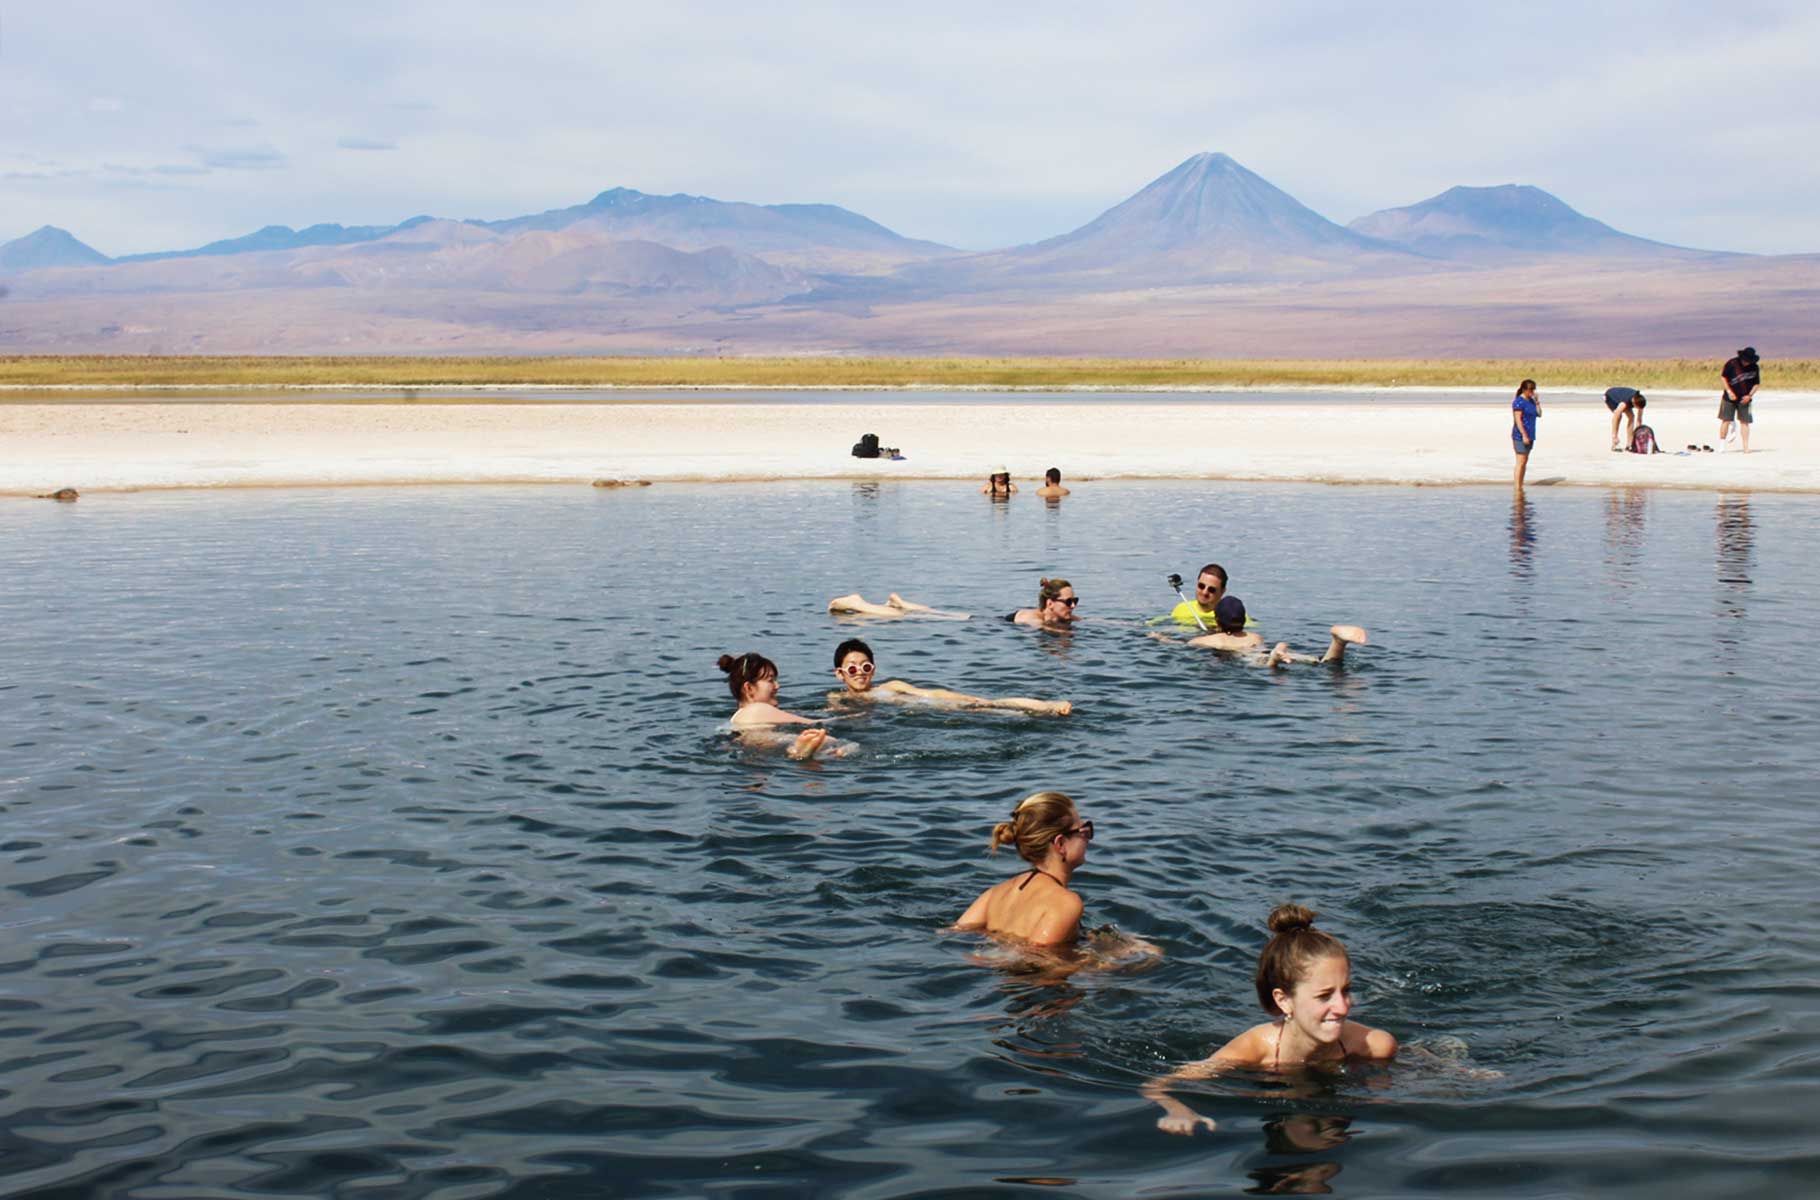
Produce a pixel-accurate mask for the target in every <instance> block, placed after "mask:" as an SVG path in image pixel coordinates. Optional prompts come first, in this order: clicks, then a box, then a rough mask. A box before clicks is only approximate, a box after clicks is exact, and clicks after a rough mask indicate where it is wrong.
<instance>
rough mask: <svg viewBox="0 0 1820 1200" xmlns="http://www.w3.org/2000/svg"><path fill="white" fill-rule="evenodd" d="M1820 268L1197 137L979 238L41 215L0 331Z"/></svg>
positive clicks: (596, 346) (1697, 280)
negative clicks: (1298, 184) (126, 234)
mask: <svg viewBox="0 0 1820 1200" xmlns="http://www.w3.org/2000/svg"><path fill="white" fill-rule="evenodd" d="M1817 271H1820V259H1816V258H1815V257H1814V256H1769V257H1764V256H1751V255H1738V254H1727V253H1721V252H1713V251H1702V250H1693V249H1688V248H1685V247H1678V246H1670V245H1666V244H1663V243H1659V242H1654V241H1650V240H1648V239H1645V238H1640V237H1635V236H1632V235H1630V234H1625V233H1622V232H1620V231H1618V230H1615V229H1613V228H1611V227H1610V226H1609V225H1606V224H1604V223H1603V222H1600V221H1597V220H1594V219H1593V218H1591V217H1588V216H1585V215H1583V214H1581V213H1579V212H1577V211H1575V210H1574V209H1573V208H1571V207H1570V206H1568V205H1567V204H1565V203H1563V202H1562V201H1561V200H1559V199H1557V198H1556V197H1554V196H1552V195H1550V194H1548V193H1547V192H1545V191H1542V190H1541V189H1539V188H1535V187H1530V186H1522V185H1516V184H1506V185H1503V186H1499V187H1456V188H1452V189H1450V190H1448V191H1446V192H1443V193H1442V194H1441V195H1438V196H1434V197H1431V198H1429V199H1427V200H1423V201H1421V202H1419V203H1417V204H1413V205H1409V206H1407V207H1401V208H1391V209H1385V210H1383V211H1381V212H1375V213H1372V214H1369V215H1367V216H1364V217H1360V218H1359V219H1357V220H1355V221H1353V222H1351V224H1350V225H1340V224H1338V223H1336V222H1333V221H1330V220H1328V219H1327V218H1326V217H1323V216H1321V215H1320V214H1319V213H1316V212H1314V211H1313V210H1311V209H1309V208H1308V207H1306V206H1305V205H1303V204H1301V203H1300V202H1298V201H1297V200H1296V199H1295V198H1294V197H1292V196H1290V195H1288V194H1287V193H1285V192H1284V191H1282V190H1281V189H1279V188H1277V187H1275V186H1274V185H1272V184H1271V183H1269V182H1268V181H1267V180H1265V179H1263V178H1261V177H1260V176H1258V175H1257V174H1255V173H1253V172H1251V171H1249V170H1247V169H1246V168H1245V167H1243V166H1242V165H1240V164H1239V163H1237V162H1236V161H1234V160H1233V159H1232V158H1230V157H1228V156H1227V155H1224V154H1215V153H1205V154H1197V155H1195V156H1193V157H1191V158H1189V159H1187V160H1186V161H1184V162H1182V163H1180V164H1179V165H1177V166H1176V167H1174V168H1173V169H1172V170H1170V171H1168V172H1166V173H1165V174H1163V175H1162V176H1160V177H1158V178H1157V179H1155V180H1153V181H1151V182H1150V183H1149V184H1147V185H1146V186H1145V187H1143V188H1142V189H1140V190H1139V191H1138V192H1136V193H1135V194H1134V195H1132V196H1131V197H1130V198H1128V199H1126V200H1125V201H1123V202H1121V203H1119V204H1117V205H1115V206H1114V207H1112V208H1110V209H1108V210H1107V211H1106V212H1104V213H1102V214H1100V215H1099V216H1098V217H1096V218H1094V219H1093V220H1092V221H1090V222H1088V223H1087V224H1085V225H1083V226H1082V227H1080V228H1079V229H1076V230H1073V231H1071V232H1069V233H1065V234H1062V235H1060V236H1057V237H1052V238H1048V239H1046V240H1042V241H1038V242H1033V243H1030V244H1028V245H1022V246H1015V247H1010V248H1007V249H1003V250H995V251H990V252H986V253H966V252H963V251H960V250H956V249H954V248H952V247H948V246H942V245H938V244H936V243H933V242H928V241H920V240H916V239H913V238H908V237H904V236H902V235H900V234H898V233H896V232H894V231H892V230H890V229H887V228H885V227H884V226H882V225H879V224H878V223H876V222H874V221H871V220H869V219H867V218H866V217H863V216H861V215H859V214H857V213H854V212H850V211H848V210H846V209H843V208H839V207H836V206H834V205H825V204H777V205H759V204H747V203H740V202H729V201H722V200H716V199H711V198H708V197H703V196H687V195H673V196H656V195H650V194H647V193H644V192H639V191H635V190H632V189H629V188H611V189H608V190H606V191H603V192H601V193H599V194H598V195H596V196H595V197H594V198H593V199H591V200H589V201H588V202H587V203H585V204H578V205H573V206H570V207H566V208H557V209H551V210H548V211H546V212H541V213H535V214H528V215H525V216H520V217H513V218H508V219H505V220H485V221H483V220H453V219H444V218H436V217H431V216H417V217H413V218H411V219H410V220H407V221H403V222H400V223H399V224H396V225H390V226H353V227H346V226H341V225H334V224H319V225H313V226H310V227H308V228H306V229H302V230H294V229H291V228H289V227H286V226H276V225H275V226H267V227H266V228H263V229H260V230H258V231H256V232H254V233H252V234H248V235H246V236H244V237H237V238H230V239H225V240H222V241H217V242H212V243H209V244H208V245H204V246H199V247H196V248H194V249H189V250H175V251H166V252H159V253H152V254H135V255H128V256H123V257H121V258H119V259H109V258H107V257H106V256H104V255H102V254H100V253H99V252H98V251H96V250H94V249H93V248H91V247H89V246H86V245H84V244H83V243H82V242H81V241H79V240H77V239H76V238H75V237H74V236H72V235H71V234H69V233H67V232H65V231H64V230H61V229H58V228H55V227H53V226H45V227H43V228H41V229H39V230H37V231H36V232H34V233H31V234H28V235H26V236H25V237H23V238H20V239H18V240H16V241H12V242H8V243H5V244H4V245H0V285H3V287H4V289H5V290H6V292H8V293H9V294H8V295H7V298H6V300H5V301H4V304H3V306H0V349H6V350H13V351H32V350H37V351H41V352H50V351H59V352H62V351H71V350H78V349H90V350H92V349H102V350H106V349H120V350H123V351H124V350H137V351H150V350H168V351H171V352H176V351H178V350H181V351H184V352H196V351H198V350H214V351H219V352H224V353H225V352H254V353H256V352H260V351H273V352H278V351H283V352H293V351H301V350H306V349H307V350H318V351H320V350H341V351H344V352H353V351H372V352H387V351H394V352H395V351H408V352H437V351H445V350H452V349H461V350H470V349H486V350H489V351H508V352H509V351H520V352H554V351H563V352H579V351H584V350H601V351H612V350H619V349H635V350H638V351H640V352H668V353H677V352H681V353H704V352H710V351H713V352H728V351H732V352H739V353H747V352H752V353H756V352H780V351H789V350H811V351H814V352H841V353H847V352H872V351H890V352H914V353H930V354H942V353H973V352H991V353H1000V352H1005V353H1013V352H1021V353H1151V352H1160V353H1195V352H1203V353H1221V352H1232V351H1225V350H1222V349H1220V347H1221V346H1223V345H1224V344H1225V343H1224V342H1223V341H1222V338H1223V337H1224V336H1225V335H1227V334H1230V335H1233V336H1235V337H1239V338H1241V339H1248V338H1249V337H1251V336H1252V334H1254V333H1264V334H1267V335H1283V336H1281V337H1279V340H1280V341H1282V343H1283V344H1284V345H1286V346H1287V345H1293V346H1295V347H1297V348H1296V349H1293V350H1285V351H1284V352H1285V353H1297V354H1307V353H1318V352H1322V351H1323V350H1327V351H1331V352H1333V353H1361V352H1362V353H1381V354H1402V353H1409V352H1410V349H1411V345H1412V343H1415V342H1419V341H1421V340H1424V339H1425V338H1427V337H1429V336H1433V335H1442V336H1445V335H1447V334H1449V333H1455V334H1459V335H1463V337H1464V340H1465V341H1468V342H1471V343H1472V347H1473V348H1472V349H1471V350H1467V349H1465V348H1461V349H1460V350H1459V351H1458V352H1459V353H1468V352H1470V353H1475V354H1476V353H1485V352H1487V351H1488V349H1489V350H1495V349H1496V348H1497V346H1498V344H1499V339H1500V338H1502V339H1503V340H1504V341H1507V342H1509V343H1510V344H1511V345H1513V346H1515V345H1519V344H1521V345H1525V346H1527V345H1532V344H1534V345H1545V344H1548V343H1549V342H1550V341H1551V340H1558V339H1559V338H1560V337H1567V338H1569V339H1570V340H1576V339H1587V338H1594V339H1602V340H1600V341H1598V343H1597V344H1599V345H1601V346H1606V345H1611V346H1614V347H1615V346H1623V347H1628V349H1627V350H1625V351H1624V352H1631V353H1637V352H1647V350H1646V349H1645V347H1656V348H1657V350H1658V352H1660V351H1662V350H1668V351H1669V352H1693V351H1694V347H1695V342H1696V341H1697V340H1699V339H1702V338H1704V337H1705V336H1707V334H1706V332H1705V331H1704V330H1703V329H1702V328H1701V327H1700V325H1701V321H1700V315H1701V314H1702V313H1703V312H1704V313H1713V314H1715V316H1722V317H1723V318H1724V319H1723V321H1721V322H1720V323H1721V324H1722V325H1723V326H1724V327H1727V328H1731V327H1740V328H1744V329H1756V328H1761V327H1762V324H1763V320H1764V314H1763V313H1760V312H1752V311H1749V309H1750V308H1751V304H1750V301H1752V300H1761V299H1764V298H1771V297H1774V296H1776V295H1780V294H1782V293H1783V292H1786V293H1788V294H1789V295H1790V296H1791V297H1801V298H1808V297H1811V295H1812V294H1813V293H1814V291H1815V285H1816V282H1817V280H1816V272H1817ZM1576 280H1580V281H1591V282H1590V283H1587V282H1580V283H1576V282H1575V281H1576ZM1588 286H1590V287H1592V288H1593V290H1594V291H1598V292H1601V293H1603V294H1609V295H1611V296H1612V297H1614V298H1627V299H1624V300H1623V301H1622V303H1621V304H1620V307H1621V306H1622V304H1623V303H1627V304H1628V305H1629V307H1630V308H1631V309H1633V310H1635V311H1634V312H1633V313H1632V318H1634V319H1632V320H1631V323H1630V325H1629V326H1626V325H1625V318H1624V316H1623V314H1622V313H1617V312H1610V311H1606V310H1605V309H1604V308H1601V309H1600V310H1599V314H1598V315H1597V316H1596V317H1595V318H1594V320H1593V325H1592V326H1590V327H1589V326H1588V325H1587V324H1586V322H1587V315H1586V313H1585V312H1584V311H1583V310H1584V305H1585V301H1586V298H1587V295H1588V292H1587V287H1588ZM1487 289H1490V292H1488V291H1487ZM1488 294H1496V295H1498V296H1500V297H1501V298H1502V300H1503V301H1504V303H1503V306H1502V308H1501V311H1502V313H1503V315H1502V316H1501V317H1499V318H1498V319H1497V320H1496V321H1495V322H1493V323H1492V326H1495V327H1492V326H1488V325H1487V322H1486V321H1485V320H1484V318H1485V316H1486V312H1485V303H1484V297H1485V296H1486V295H1488ZM1519 299H1520V304H1516V303H1513V302H1514V301H1517V300H1519ZM1658 300H1661V301H1668V302H1669V303H1668V305H1667V308H1666V309H1665V308H1663V307H1662V305H1661V304H1660V303H1658ZM1728 305H1729V306H1730V308H1731V309H1739V308H1740V306H1743V310H1742V311H1736V312H1729V311H1728V312H1724V313H1718V312H1716V310H1720V309H1726V307H1727V306H1728ZM1450 312H1451V313H1452V316H1451V317H1450V315H1449V314H1450ZM1652 313H1653V314H1655V316H1656V318H1657V319H1658V325H1657V327H1656V328H1655V329H1654V331H1653V332H1649V333H1647V335H1646V336H1642V337H1639V335H1640V334H1643V333H1644V330H1643V328H1642V326H1641V325H1640V324H1639V322H1640V321H1642V320H1643V319H1645V318H1647V317H1649V316H1650V314H1652ZM1270 314H1276V315H1275V316H1274V317H1271V316H1270ZM1475 314H1476V315H1475ZM1663 319H1666V320H1667V321H1668V324H1666V325H1661V324H1660V323H1659V322H1660V321H1661V320H1663ZM1769 320H1770V323H1771V325H1772V326H1776V322H1778V321H1782V322H1783V323H1784V324H1787V325H1789V327H1790V330H1791V331H1792V330H1794V329H1795V328H1796V327H1799V328H1801V329H1803V330H1804V331H1805V325H1802V324H1800V323H1799V322H1795V321H1792V320H1784V318H1783V317H1782V316H1781V310H1780V309H1774V310H1771V311H1770V313H1769ZM1601 322H1603V323H1604V325H1605V326H1608V327H1609V328H1608V329H1605V330H1603V331H1601V329H1600V328H1598V326H1599V325H1600V323H1601ZM1776 327H1777V328H1779V327H1780V326H1776ZM1728 336H1729V335H1728ZM1801 336H1803V337H1805V338H1806V340H1807V341H1809V342H1812V341H1815V340H1816V335H1814V334H1813V333H1811V332H1803V333H1802V335H1801ZM1720 340H1721V341H1723V340H1727V338H1720ZM1747 340H1748V337H1747ZM1756 340H1757V341H1758V342H1759V343H1762V342H1766V341H1770V340H1772V339H1771V338H1770V337H1769V336H1765V335H1761V334H1760V335H1757V337H1756ZM1342 343H1343V345H1342ZM1487 343H1489V345H1488V344H1487ZM1243 344H1245V345H1247V346H1249V345H1250V344H1251V343H1250V341H1249V340H1245V341H1244V343H1243ZM1700 344H1701V345H1703V344H1704V343H1703V342H1701V343H1700ZM1612 352H1614V353H1615V352H1619V351H1618V350H1617V349H1615V348H1614V349H1613V350H1612Z"/></svg>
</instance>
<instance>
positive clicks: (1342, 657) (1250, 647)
mask: <svg viewBox="0 0 1820 1200" xmlns="http://www.w3.org/2000/svg"><path fill="white" fill-rule="evenodd" d="M1213 622H1214V631H1213V632H1212V633H1208V634H1203V635H1201V636H1200V637H1197V638H1190V639H1188V644H1189V645H1190V646H1205V647H1207V648H1208V649H1210V650H1231V651H1236V652H1238V653H1241V654H1244V653H1249V654H1252V655H1253V656H1257V655H1262V654H1263V650H1264V637H1263V635H1262V634H1257V633H1246V632H1245V602H1244V601H1243V600H1240V599H1239V598H1238V597H1237V596H1222V597H1220V602H1219V603H1218V604H1216V605H1214V609H1213ZM1327 632H1328V636H1329V637H1330V638H1331V639H1332V640H1331V641H1329V642H1328V644H1327V653H1325V654H1323V655H1322V656H1321V657H1319V658H1316V657H1314V656H1313V655H1312V654H1298V653H1296V652H1295V651H1293V650H1291V649H1290V648H1289V643H1287V642H1278V643H1277V644H1276V645H1275V646H1274V647H1272V649H1271V651H1270V653H1269V654H1268V655H1265V656H1264V658H1263V665H1265V666H1267V667H1280V666H1283V665H1285V664H1286V663H1336V664H1337V663H1343V662H1345V661H1346V647H1348V646H1363V645H1365V644H1367V643H1368V642H1369V641H1370V640H1371V639H1370V637H1368V636H1367V635H1366V633H1365V631H1364V630H1363V629H1360V628H1359V627H1358V626H1357V625H1335V626H1333V627H1332V628H1331V629H1329V630H1328V631H1327Z"/></svg>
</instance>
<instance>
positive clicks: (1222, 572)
mask: <svg viewBox="0 0 1820 1200" xmlns="http://www.w3.org/2000/svg"><path fill="white" fill-rule="evenodd" d="M1203 575H1218V576H1219V577H1220V586H1221V587H1222V588H1223V587H1225V586H1226V579H1227V576H1226V568H1225V567H1222V566H1221V565H1220V564H1219V563H1208V564H1207V565H1206V566H1204V567H1202V568H1201V569H1200V570H1198V571H1196V572H1195V573H1194V577H1195V579H1196V580H1199V579H1200V577H1201V576H1203Z"/></svg>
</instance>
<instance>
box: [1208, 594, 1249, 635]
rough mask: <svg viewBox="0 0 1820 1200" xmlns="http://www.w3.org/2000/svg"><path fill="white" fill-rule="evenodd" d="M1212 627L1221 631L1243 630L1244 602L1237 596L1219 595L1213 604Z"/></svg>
mask: <svg viewBox="0 0 1820 1200" xmlns="http://www.w3.org/2000/svg"><path fill="white" fill-rule="evenodd" d="M1213 624H1214V628H1216V629H1218V630H1219V631H1220V632H1221V633H1244V632H1245V602H1244V601H1243V600H1241V599H1239V598H1238V597H1237V596H1221V597H1220V602H1219V603H1218V604H1216V605H1214V606H1213Z"/></svg>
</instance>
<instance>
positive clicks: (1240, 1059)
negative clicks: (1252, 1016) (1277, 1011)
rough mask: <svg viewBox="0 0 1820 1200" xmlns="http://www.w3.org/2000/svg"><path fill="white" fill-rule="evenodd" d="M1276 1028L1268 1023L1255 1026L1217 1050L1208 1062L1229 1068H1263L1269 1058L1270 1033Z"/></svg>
mask: <svg viewBox="0 0 1820 1200" xmlns="http://www.w3.org/2000/svg"><path fill="white" fill-rule="evenodd" d="M1274 1028H1275V1026H1273V1025H1271V1024H1269V1023H1268V1022H1267V1023H1265V1024H1263V1025H1253V1026H1252V1027H1251V1028H1250V1029H1247V1030H1246V1031H1245V1032H1244V1033H1241V1034H1239V1036H1237V1037H1235V1038H1233V1039H1232V1040H1231V1041H1230V1042H1227V1043H1226V1044H1225V1045H1224V1046H1221V1047H1220V1048H1219V1049H1218V1050H1215V1051H1214V1052H1213V1057H1212V1058H1211V1059H1209V1060H1208V1061H1209V1062H1212V1063H1214V1064H1216V1065H1219V1066H1228V1067H1256V1066H1262V1065H1263V1063H1264V1060H1265V1059H1266V1058H1268V1057H1269V1053H1270V1045H1269V1042H1270V1033H1271V1031H1272V1030H1273V1029H1274Z"/></svg>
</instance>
